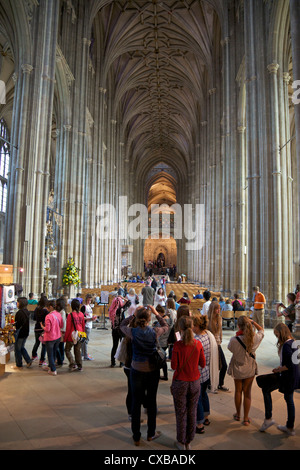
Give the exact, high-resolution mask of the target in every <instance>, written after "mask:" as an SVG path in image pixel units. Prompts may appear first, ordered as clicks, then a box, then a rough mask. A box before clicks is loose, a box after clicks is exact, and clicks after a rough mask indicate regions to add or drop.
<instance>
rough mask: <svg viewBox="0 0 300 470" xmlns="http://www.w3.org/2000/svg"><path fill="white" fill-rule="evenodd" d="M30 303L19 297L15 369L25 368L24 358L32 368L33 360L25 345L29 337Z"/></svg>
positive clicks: (16, 319) (16, 321)
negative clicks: (28, 308)
mask: <svg viewBox="0 0 300 470" xmlns="http://www.w3.org/2000/svg"><path fill="white" fill-rule="evenodd" d="M27 305H28V301H27V299H26V297H19V298H18V300H17V308H18V309H19V310H18V311H17V313H16V316H15V327H16V333H15V337H16V342H15V359H16V365H15V366H12V367H13V368H15V369H21V368H22V367H23V363H22V359H23V358H24V360H25V362H26V364H27V367H30V366H31V364H32V360H31V359H30V356H29V354H28V352H27V350H26V349H25V343H26V340H27V338H28V336H29V315H30V314H29V312H28V310H27Z"/></svg>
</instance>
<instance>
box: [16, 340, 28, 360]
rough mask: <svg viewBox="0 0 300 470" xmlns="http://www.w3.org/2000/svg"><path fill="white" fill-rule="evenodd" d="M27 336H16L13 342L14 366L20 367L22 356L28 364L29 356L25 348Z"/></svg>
mask: <svg viewBox="0 0 300 470" xmlns="http://www.w3.org/2000/svg"><path fill="white" fill-rule="evenodd" d="M26 340H27V338H16V342H15V359H16V366H17V367H22V366H23V364H22V359H23V358H24V360H25V362H26V363H27V364H30V362H31V358H30V356H29V354H28V352H27V350H26V349H25V343H26Z"/></svg>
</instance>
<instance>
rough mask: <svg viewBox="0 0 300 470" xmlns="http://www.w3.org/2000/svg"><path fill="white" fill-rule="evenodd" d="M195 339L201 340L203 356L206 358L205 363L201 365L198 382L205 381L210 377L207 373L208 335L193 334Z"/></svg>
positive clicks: (208, 360) (208, 356)
mask: <svg viewBox="0 0 300 470" xmlns="http://www.w3.org/2000/svg"><path fill="white" fill-rule="evenodd" d="M195 339H197V340H198V341H201V343H202V346H203V350H204V356H205V360H206V365H205V367H203V369H200V370H201V377H200V383H204V382H207V381H208V380H209V378H210V375H209V368H210V341H209V336H208V334H207V333H205V334H204V335H195Z"/></svg>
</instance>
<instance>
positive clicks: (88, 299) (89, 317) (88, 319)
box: [80, 294, 96, 361]
mask: <svg viewBox="0 0 300 470" xmlns="http://www.w3.org/2000/svg"><path fill="white" fill-rule="evenodd" d="M92 298H93V296H92V295H91V294H87V295H86V296H85V304H84V305H82V307H81V309H80V310H81V312H82V313H83V315H84V320H85V330H84V331H85V333H86V340H85V342H84V343H83V344H82V356H83V360H84V361H93V360H94V359H93V358H92V356H91V355H90V354H88V348H87V347H88V342H89V340H90V335H91V331H92V328H93V320H94V319H96V317H95V316H94V315H93V309H92V307H91V303H92Z"/></svg>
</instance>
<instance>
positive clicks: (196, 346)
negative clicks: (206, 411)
mask: <svg viewBox="0 0 300 470" xmlns="http://www.w3.org/2000/svg"><path fill="white" fill-rule="evenodd" d="M178 327H179V331H180V334H181V339H180V341H177V342H176V343H175V344H174V348H173V353H172V360H171V367H172V369H173V370H174V374H173V381H172V386H171V393H172V395H173V401H174V407H175V415H176V430H177V431H176V437H177V441H176V442H175V446H176V447H177V449H179V450H190V449H191V442H192V441H193V439H194V437H195V432H196V411H197V405H198V401H199V396H200V371H199V366H200V367H201V368H204V367H205V356H204V351H203V347H202V344H201V342H200V341H197V340H195V339H194V333H193V330H192V328H193V320H192V318H191V317H186V316H184V317H181V318H180V320H179V323H178Z"/></svg>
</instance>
